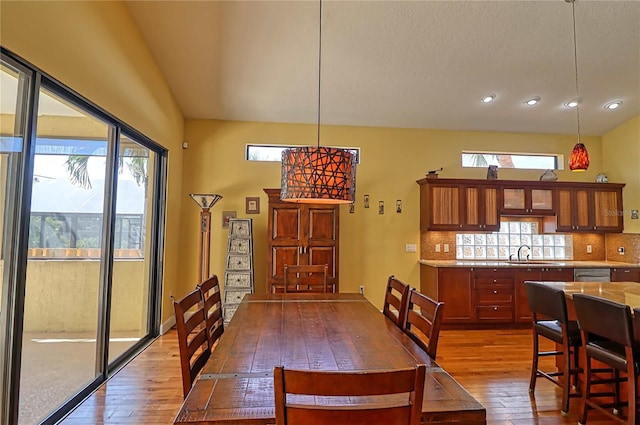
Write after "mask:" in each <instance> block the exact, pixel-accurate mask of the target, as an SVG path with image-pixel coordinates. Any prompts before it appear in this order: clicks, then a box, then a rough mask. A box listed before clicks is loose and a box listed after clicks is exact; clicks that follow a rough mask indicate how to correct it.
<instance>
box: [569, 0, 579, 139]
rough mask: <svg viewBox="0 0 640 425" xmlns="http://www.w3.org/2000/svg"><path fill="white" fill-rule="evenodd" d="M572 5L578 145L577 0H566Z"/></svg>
mask: <svg viewBox="0 0 640 425" xmlns="http://www.w3.org/2000/svg"><path fill="white" fill-rule="evenodd" d="M566 1H568V2H570V3H571V12H572V15H573V64H574V67H575V74H576V75H575V76H576V98H577V99H576V102H577V104H576V117H577V122H578V143H581V142H582V138H581V137H580V90H579V88H578V42H577V37H576V2H575V0H566Z"/></svg>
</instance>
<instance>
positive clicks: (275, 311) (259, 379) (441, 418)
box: [174, 293, 486, 425]
mask: <svg viewBox="0 0 640 425" xmlns="http://www.w3.org/2000/svg"><path fill="white" fill-rule="evenodd" d="M421 363H422V364H425V365H427V373H426V379H425V389H424V401H423V407H422V412H423V413H422V421H423V423H424V424H430V423H434V424H435V423H437V424H467V425H479V424H486V410H485V408H484V407H483V406H482V405H481V404H480V403H479V402H478V401H477V400H475V399H474V398H473V397H472V396H471V395H470V394H469V393H468V392H467V391H466V390H465V389H464V388H463V387H462V386H461V385H460V384H459V383H458V382H456V380H455V379H453V378H452V377H451V376H450V375H449V374H448V373H447V372H446V371H445V370H443V369H442V368H441V367H440V366H439V365H438V364H437V363H436V362H435V361H433V360H432V359H431V358H430V357H429V356H427V355H426V353H425V352H424V351H422V350H421V349H420V347H418V346H417V345H416V344H415V343H414V342H413V341H412V340H411V339H410V338H409V337H408V336H407V335H406V334H405V333H404V332H402V331H401V330H400V329H399V328H398V327H397V326H396V325H395V324H394V323H393V322H391V320H389V319H387V318H386V317H385V316H384V315H383V314H382V313H381V312H380V311H379V310H378V309H377V308H376V307H375V306H374V305H373V304H371V303H370V302H369V301H367V299H366V298H364V297H363V296H362V295H360V294H341V293H339V294H248V295H246V296H245V297H244V299H243V301H242V302H241V303H240V305H239V307H238V309H237V311H236V313H235V315H234V316H233V319H232V320H231V322H230V323H229V325H228V326H227V327H226V328H225V332H224V334H223V336H222V338H221V339H220V341H219V342H218V345H217V346H216V347H215V349H214V350H213V352H212V354H211V357H210V358H209V360H208V362H207V364H206V365H205V366H204V368H203V371H202V373H201V375H200V376H199V378H198V379H197V381H196V382H195V384H194V386H193V388H192V390H191V392H190V393H189V395H188V396H187V398H186V399H185V401H184V403H183V405H182V407H181V408H180V411H179V412H178V415H177V416H176V418H175V422H174V423H175V424H209V425H211V424H225V425H239V424H273V423H275V413H274V393H273V368H274V366H280V365H282V366H284V367H285V368H290V369H301V370H327V371H345V372H348V371H365V370H366V371H372V370H388V369H394V368H406V367H411V366H415V365H416V364H421Z"/></svg>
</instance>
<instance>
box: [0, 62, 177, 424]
mask: <svg viewBox="0 0 640 425" xmlns="http://www.w3.org/2000/svg"><path fill="white" fill-rule="evenodd" d="M1 63H2V68H1V73H0V90H1V93H0V99H1V107H2V111H1V112H2V114H1V116H0V124H1V126H2V127H1V129H0V130H1V134H0V240H1V241H2V246H1V247H0V273H2V280H1V281H0V290H1V292H0V293H1V294H2V303H1V304H0V318H1V319H2V322H1V323H0V324H1V326H0V336H1V337H2V338H1V339H0V349H1V351H0V373H1V374H0V383H1V384H2V385H1V386H0V403H1V404H0V407H1V409H2V410H1V412H0V413H1V414H2V416H0V423H3V424H5V423H6V424H7V425H13V424H19V425H23V424H24V425H31V424H40V423H44V424H49V423H55V422H56V421H57V420H59V419H60V418H61V417H62V416H63V415H64V414H65V412H68V411H69V410H70V409H71V408H73V406H74V404H75V403H77V402H79V401H80V400H82V399H83V398H84V397H85V396H86V395H88V393H89V392H90V391H92V390H93V389H95V388H96V387H97V386H98V385H100V384H101V383H102V382H104V380H106V379H107V378H108V377H109V376H110V374H112V373H113V372H114V371H115V370H117V368H118V367H119V366H120V365H122V364H124V363H125V362H126V361H128V360H129V359H130V358H131V356H133V355H134V354H135V353H136V352H137V351H139V350H140V349H142V348H143V347H144V346H145V345H146V344H148V343H149V342H150V341H151V339H152V338H153V337H154V336H156V335H157V333H158V329H159V321H160V311H159V309H160V306H159V304H160V303H159V302H158V297H159V291H160V281H161V275H160V270H161V268H160V267H158V264H159V260H158V259H159V258H161V255H162V253H161V248H162V235H161V229H162V219H161V218H162V216H163V212H162V211H161V207H160V205H162V204H163V202H162V200H163V198H164V193H161V192H160V190H161V188H164V187H165V185H164V179H165V171H164V170H165V169H166V165H165V164H166V151H164V150H163V149H161V148H160V147H159V146H157V145H155V144H154V143H153V142H152V141H150V140H149V139H147V138H146V137H144V136H143V135H141V134H140V133H138V132H137V131H135V129H132V128H130V127H128V126H126V125H125V124H123V123H121V122H119V121H117V120H116V119H115V118H113V117H111V116H110V115H108V114H107V113H106V112H104V111H102V110H100V109H99V108H98V107H96V106H94V105H92V104H90V103H88V102H87V101H85V100H84V99H82V98H80V97H79V96H78V95H76V94H75V93H72V92H70V91H68V90H67V89H66V88H64V87H62V86H61V85H59V84H58V83H57V82H55V81H54V80H52V79H50V78H48V77H47V76H45V75H42V74H40V73H39V72H37V71H36V70H32V69H30V68H29V66H28V64H24V63H20V60H19V59H18V58H15V64H14V59H13V58H5V51H4V50H3V60H2V62H1ZM11 64H13V65H14V66H12V65H11ZM18 65H19V66H18ZM21 69H22V71H21ZM9 100H11V102H10V101H9Z"/></svg>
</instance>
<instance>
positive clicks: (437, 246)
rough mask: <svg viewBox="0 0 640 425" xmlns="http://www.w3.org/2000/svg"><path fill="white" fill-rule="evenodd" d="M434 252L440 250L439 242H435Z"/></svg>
mask: <svg viewBox="0 0 640 425" xmlns="http://www.w3.org/2000/svg"><path fill="white" fill-rule="evenodd" d="M436 252H440V244H439V243H437V244H436Z"/></svg>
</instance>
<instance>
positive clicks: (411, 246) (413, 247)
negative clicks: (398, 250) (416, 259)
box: [404, 243, 418, 252]
mask: <svg viewBox="0 0 640 425" xmlns="http://www.w3.org/2000/svg"><path fill="white" fill-rule="evenodd" d="M404 252H418V247H417V245H416V244H414V243H408V244H406V245H405V246H404Z"/></svg>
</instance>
